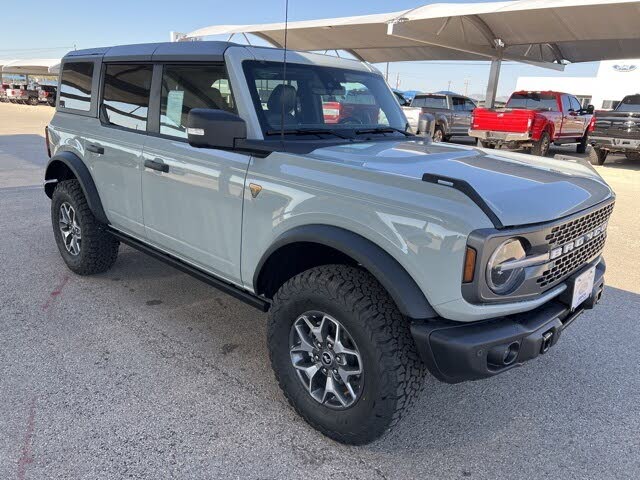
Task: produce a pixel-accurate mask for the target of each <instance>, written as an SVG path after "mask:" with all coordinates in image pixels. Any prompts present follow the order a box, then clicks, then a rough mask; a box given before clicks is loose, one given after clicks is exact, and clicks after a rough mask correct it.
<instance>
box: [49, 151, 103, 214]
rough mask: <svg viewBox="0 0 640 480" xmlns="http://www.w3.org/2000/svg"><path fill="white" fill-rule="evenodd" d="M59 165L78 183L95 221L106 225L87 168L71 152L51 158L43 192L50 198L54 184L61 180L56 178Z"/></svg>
mask: <svg viewBox="0 0 640 480" xmlns="http://www.w3.org/2000/svg"><path fill="white" fill-rule="evenodd" d="M60 163H62V164H64V165H65V166H66V167H68V168H69V170H71V172H72V173H73V175H74V176H75V177H76V179H77V180H78V182H80V187H82V192H83V193H84V196H85V198H86V199H87V203H88V205H89V208H90V209H91V212H92V213H93V215H94V216H95V217H96V219H97V220H98V221H99V222H101V223H104V224H108V223H109V220H108V219H107V215H106V214H105V213H104V208H103V207H102V201H101V200H100V195H98V189H97V188H96V184H95V182H94V181H93V177H92V176H91V172H89V168H88V167H87V166H86V165H85V164H84V162H83V161H82V160H80V158H79V157H78V156H77V155H76V154H74V153H72V152H60V153H57V154H56V155H54V156H53V157H52V158H51V160H49V163H48V164H47V168H46V170H45V174H44V179H45V185H44V191H45V193H46V194H47V196H48V197H49V198H51V196H52V195H53V190H54V188H55V184H56V183H57V182H58V181H60V180H61V179H59V178H58V177H57V175H58V167H59V165H60Z"/></svg>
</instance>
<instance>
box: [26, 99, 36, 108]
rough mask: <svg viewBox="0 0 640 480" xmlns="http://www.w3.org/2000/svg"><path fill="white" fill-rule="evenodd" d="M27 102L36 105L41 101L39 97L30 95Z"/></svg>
mask: <svg viewBox="0 0 640 480" xmlns="http://www.w3.org/2000/svg"><path fill="white" fill-rule="evenodd" d="M27 103H28V104H29V105H31V106H32V107H35V106H36V105H38V103H39V101H38V97H29V100H27Z"/></svg>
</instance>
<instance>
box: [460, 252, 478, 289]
mask: <svg viewBox="0 0 640 480" xmlns="http://www.w3.org/2000/svg"><path fill="white" fill-rule="evenodd" d="M475 272H476V251H475V250H474V249H473V248H471V247H467V253H466V255H465V257H464V272H463V273H462V283H471V282H473V275H474V274H475Z"/></svg>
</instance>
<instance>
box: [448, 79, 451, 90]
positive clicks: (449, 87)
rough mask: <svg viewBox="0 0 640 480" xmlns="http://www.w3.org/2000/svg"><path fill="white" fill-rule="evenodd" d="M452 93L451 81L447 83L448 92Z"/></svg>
mask: <svg viewBox="0 0 640 480" xmlns="http://www.w3.org/2000/svg"><path fill="white" fill-rule="evenodd" d="M450 91H451V80H449V81H448V82H447V92H450Z"/></svg>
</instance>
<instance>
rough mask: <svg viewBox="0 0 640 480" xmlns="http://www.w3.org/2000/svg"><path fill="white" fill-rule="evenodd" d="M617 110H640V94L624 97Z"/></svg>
mask: <svg viewBox="0 0 640 480" xmlns="http://www.w3.org/2000/svg"><path fill="white" fill-rule="evenodd" d="M616 112H640V95H629V96H628V97H624V98H623V99H622V101H621V102H620V103H619V104H618V106H617V107H616Z"/></svg>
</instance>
